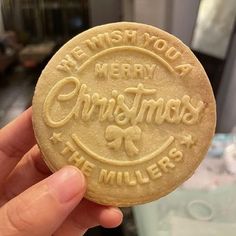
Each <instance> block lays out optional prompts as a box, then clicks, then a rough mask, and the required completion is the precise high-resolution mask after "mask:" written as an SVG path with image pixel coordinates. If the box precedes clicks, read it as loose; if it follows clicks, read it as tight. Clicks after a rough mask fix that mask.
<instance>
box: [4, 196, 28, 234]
mask: <svg viewBox="0 0 236 236" xmlns="http://www.w3.org/2000/svg"><path fill="white" fill-rule="evenodd" d="M15 200H16V201H17V203H16V204H14V206H12V205H11V206H9V205H8V204H6V205H5V217H6V223H7V228H8V230H9V231H10V232H12V233H14V234H15V233H24V234H22V235H25V233H27V232H29V229H30V228H31V224H32V222H31V219H32V217H30V209H29V208H28V209H27V207H26V206H27V203H26V202H25V201H23V199H21V198H20V197H19V196H18V197H17V198H16V199H15Z"/></svg>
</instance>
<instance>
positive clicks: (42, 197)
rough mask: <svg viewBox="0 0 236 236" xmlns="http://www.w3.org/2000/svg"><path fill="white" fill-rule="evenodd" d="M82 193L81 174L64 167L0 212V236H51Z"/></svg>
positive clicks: (83, 183)
mask: <svg viewBox="0 0 236 236" xmlns="http://www.w3.org/2000/svg"><path fill="white" fill-rule="evenodd" d="M84 193H85V180H84V177H83V175H82V174H81V172H80V171H79V170H78V169H77V168H75V167H72V166H67V167H64V168H62V169H61V170H59V171H58V172H56V173H55V174H53V175H51V176H49V177H48V178H47V179H45V180H43V181H41V182H40V183H38V184H36V185H34V186H33V187H31V188H29V189H28V190H26V191H25V192H23V193H22V194H20V195H19V196H18V197H16V198H14V199H12V200H11V201H9V202H8V203H7V204H5V205H4V206H3V207H2V208H1V209H0V222H1V224H0V235H11V236H41V235H45V236H49V235H52V234H53V233H54V232H55V230H56V229H57V228H58V227H59V226H60V225H61V224H62V222H63V221H64V220H65V219H66V218H67V216H68V215H69V214H70V213H71V212H72V210H73V209H74V208H75V207H76V205H77V204H78V203H79V202H80V201H81V199H82V198H83V195H84Z"/></svg>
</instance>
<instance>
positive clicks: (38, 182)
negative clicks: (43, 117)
mask: <svg viewBox="0 0 236 236" xmlns="http://www.w3.org/2000/svg"><path fill="white" fill-rule="evenodd" d="M85 191H86V182H85V179H84V177H83V175H82V173H81V172H80V171H79V170H78V169H77V168H75V167H73V166H66V167H64V168H62V169H61V170H59V171H57V172H56V173H54V174H52V173H51V172H50V171H49V169H48V168H47V166H46V165H45V164H44V161H43V160H42V157H41V153H40V151H39V149H38V147H37V145H36V141H35V138H34V133H33V129H32V111H31V108H29V109H28V110H26V111H25V112H24V113H23V114H22V115H20V116H19V117H18V118H17V119H16V120H14V121H13V122H11V123H10V124H8V125H7V126H6V127H4V128H3V129H1V130H0V204H1V206H0V207H1V208H0V222H1V224H0V235H3V236H21V235H22V236H23V235H24V236H28V235H29V236H38V235H40V236H41V235H44V236H47V235H48V236H51V235H54V236H61V235H67V236H74V235H76V236H79V235H83V234H84V233H85V232H86V231H87V230H88V229H89V228H91V227H95V226H97V225H102V226H103V227H107V228H113V227H116V226H118V225H119V224H120V223H121V221H122V217H123V216H122V213H121V211H120V210H119V209H118V208H114V207H107V206H102V205H98V204H95V203H93V202H90V201H88V200H86V199H83V196H84V194H85Z"/></svg>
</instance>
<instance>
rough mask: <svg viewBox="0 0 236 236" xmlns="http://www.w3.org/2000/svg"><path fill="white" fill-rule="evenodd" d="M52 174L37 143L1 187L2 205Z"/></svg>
mask: <svg viewBox="0 0 236 236" xmlns="http://www.w3.org/2000/svg"><path fill="white" fill-rule="evenodd" d="M49 174H51V171H50V170H49V169H48V167H47V166H46V164H45V162H44V161H43V159H42V156H41V153H40V150H39V148H38V146H37V145H35V146H34V147H33V148H31V149H30V151H29V152H27V153H26V154H25V156H24V157H23V158H22V159H21V161H20V162H19V163H18V164H17V166H16V167H15V168H14V170H13V171H12V172H11V173H10V175H9V176H8V177H7V179H6V181H5V182H4V184H3V186H2V188H1V192H2V194H1V198H0V199H1V203H0V204H1V205H2V204H4V203H5V202H7V201H9V200H10V199H12V198H14V197H16V196H17V195H19V194H20V193H21V192H23V191H25V190H26V189H27V188H29V187H31V186H32V185H34V184H36V183H37V182H39V181H41V180H43V179H45V178H46V177H48V176H49Z"/></svg>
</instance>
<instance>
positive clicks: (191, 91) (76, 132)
mask: <svg viewBox="0 0 236 236" xmlns="http://www.w3.org/2000/svg"><path fill="white" fill-rule="evenodd" d="M101 29H102V30H99V28H98V29H97V30H95V31H93V30H91V31H90V33H88V34H87V33H86V32H85V33H83V34H82V35H81V36H77V38H74V39H72V40H71V41H70V42H69V43H68V44H66V45H65V46H64V47H63V48H62V49H61V50H60V51H59V52H58V53H57V54H56V56H55V59H54V58H53V59H52V62H51V63H49V68H50V70H49V69H48V68H46V69H45V70H44V72H43V73H42V79H40V81H39V89H38V90H40V93H39V94H40V97H39V95H37V93H36V96H38V97H36V98H35V101H36V102H35V104H36V105H37V108H35V110H36V113H37V116H38V117H37V118H36V119H38V120H39V121H38V120H37V121H36V122H35V123H37V122H39V125H38V126H37V124H36V126H37V132H36V133H37V135H38V137H40V138H39V141H40V142H41V143H40V145H41V147H42V150H43V151H44V153H45V154H46V155H45V158H46V159H47V163H49V164H50V166H51V167H53V168H52V169H57V168H60V167H62V166H63V165H66V164H71V165H74V166H76V167H78V168H79V169H80V170H81V171H82V172H83V173H84V175H85V176H86V178H87V182H88V191H87V195H86V197H87V198H88V199H90V200H94V201H96V202H98V203H102V204H108V205H118V206H127V205H133V204H136V203H141V202H146V201H149V200H151V199H154V197H155V196H158V197H160V196H162V195H164V194H166V193H167V192H168V191H170V190H171V189H174V188H175V187H176V186H177V185H178V184H180V183H181V182H182V181H183V180H184V179H186V177H187V176H190V175H191V173H192V172H191V171H192V170H191V168H192V169H194V168H196V166H197V165H198V164H199V159H201V158H202V156H201V155H202V154H201V153H202V152H203V151H202V150H201V146H202V145H205V144H204V143H203V141H202V140H203V137H204V135H207V133H208V132H210V131H211V129H212V127H210V128H208V126H205V125H204V124H205V123H207V122H206V121H207V119H206V116H207V115H208V116H212V114H213V113H214V112H213V106H214V100H213V98H211V97H209V96H208V95H207V93H210V92H211V91H210V88H209V84H208V82H206V78H204V76H205V74H204V72H202V68H201V67H200V66H199V64H198V62H197V61H196V60H195V59H194V58H193V55H192V54H191V53H190V52H188V50H189V49H187V48H185V47H184V46H183V44H182V43H181V42H179V41H177V40H176V39H175V38H173V37H171V36H170V35H167V34H166V33H164V32H162V31H159V30H156V29H154V28H152V27H145V26H143V25H139V24H133V23H120V24H111V25H110V26H109V25H108V26H104V28H101ZM199 71H200V72H199ZM41 81H42V82H41ZM203 91H204V92H203ZM36 105H35V107H36ZM37 109H38V110H40V112H38V110H37ZM39 117H40V118H39ZM36 119H35V120H36ZM213 121H214V120H213V119H212V123H213ZM209 124H210V122H209ZM39 129H42V132H44V133H43V135H41V133H40V132H41V130H39ZM42 137H43V138H42ZM208 137H209V135H208ZM41 139H42V141H41ZM202 149H203V150H206V148H205V147H204V148H202ZM190 153H192V155H190ZM199 153H200V155H198V154H199ZM121 189H122V191H121ZM145 193H146V195H145Z"/></svg>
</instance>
